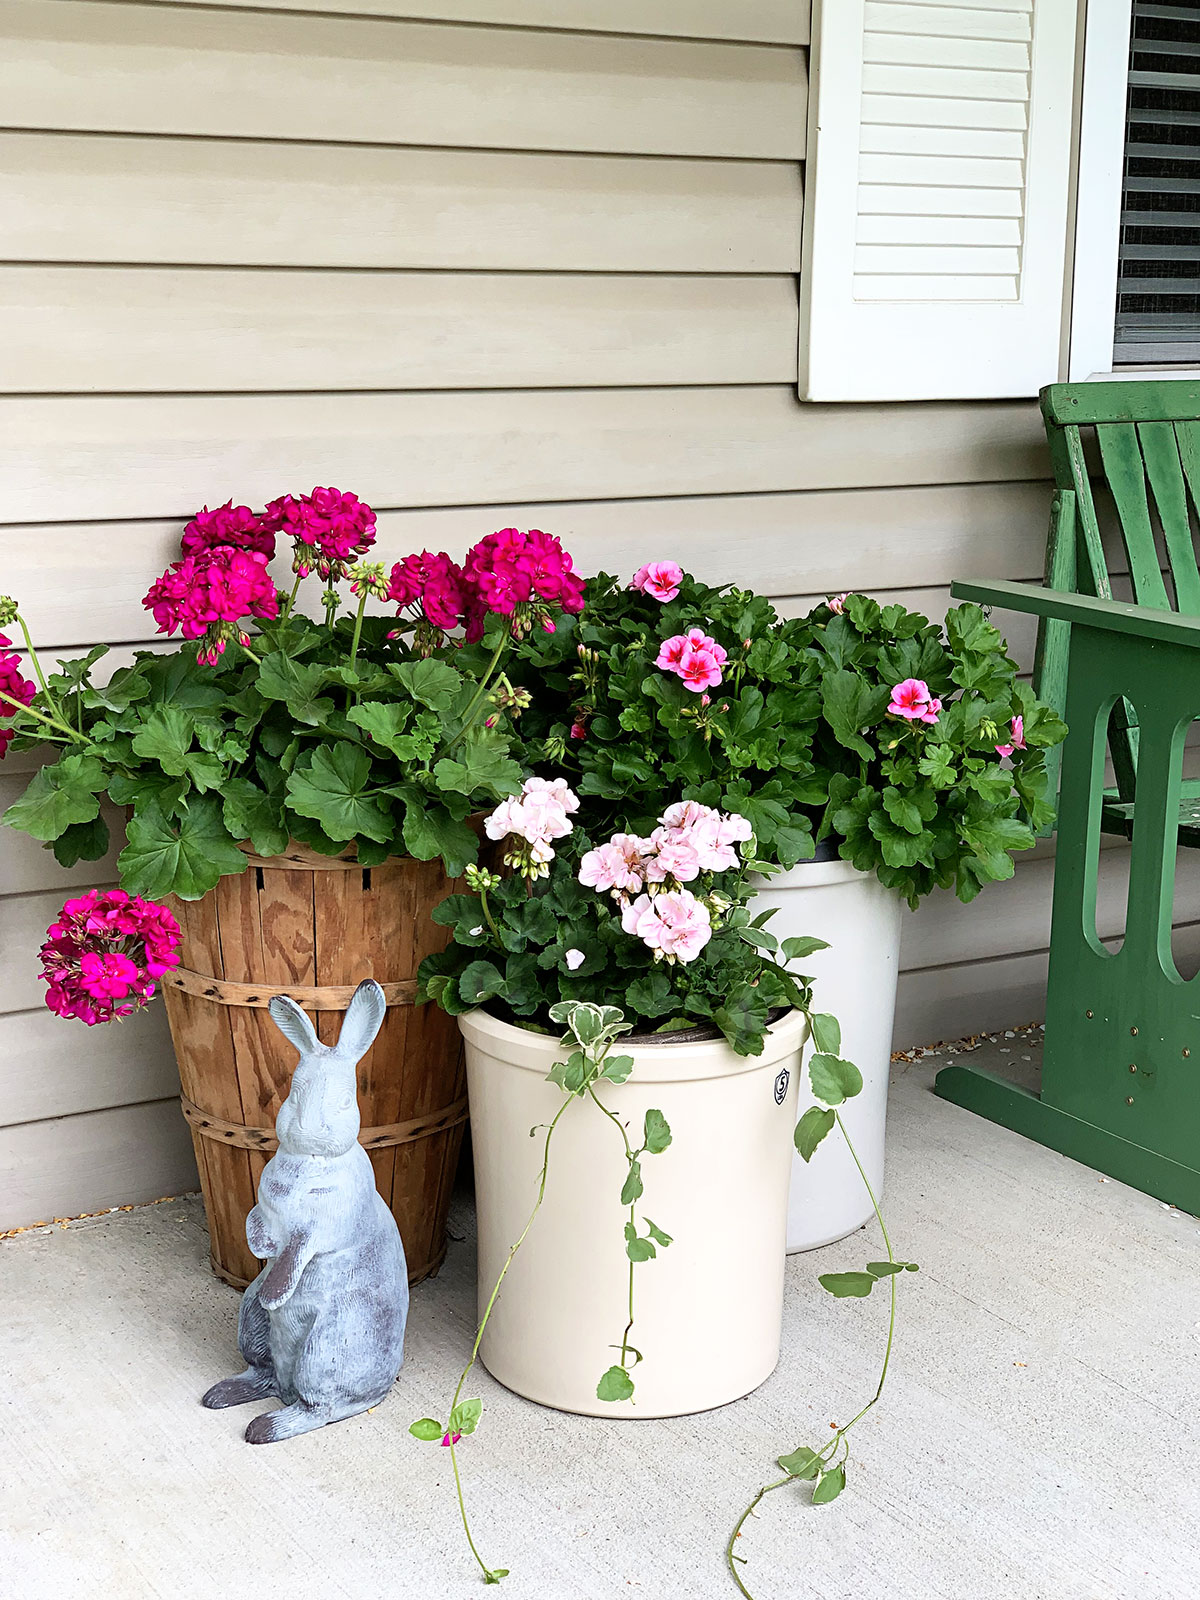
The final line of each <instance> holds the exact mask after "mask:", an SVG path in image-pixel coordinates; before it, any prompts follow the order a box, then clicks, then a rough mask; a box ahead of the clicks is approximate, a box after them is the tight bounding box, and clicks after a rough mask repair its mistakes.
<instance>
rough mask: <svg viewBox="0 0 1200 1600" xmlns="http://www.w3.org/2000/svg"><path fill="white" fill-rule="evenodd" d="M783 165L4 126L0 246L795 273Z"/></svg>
mask: <svg viewBox="0 0 1200 1600" xmlns="http://www.w3.org/2000/svg"><path fill="white" fill-rule="evenodd" d="M801 207H802V193H801V168H800V166H799V165H798V164H797V163H795V162H763V161H703V160H684V159H671V160H665V159H664V160H655V159H652V158H631V157H625V156H566V155H526V154H510V153H508V152H498V151H494V150H479V151H465V150H416V149H412V150H408V149H381V148H378V147H367V146H356V147H350V146H340V145H317V144H299V143H297V144H283V143H277V144H270V143H262V142H259V143H254V142H245V143H243V142H241V141H238V140H228V141H222V140H206V139H164V138H141V137H126V138H118V137H111V136H105V135H93V134H79V135H71V134H40V133H6V134H3V135H0V215H3V217H4V219H5V225H4V230H3V235H2V238H0V259H4V260H8V261H39V262H40V261H67V262H77V261H81V260H87V261H93V262H101V263H103V262H116V261H121V262H126V261H127V262H138V263H146V264H162V265H171V264H183V265H187V264H189V263H200V264H201V265H213V266H269V267H277V266H279V265H280V263H286V264H287V265H289V266H313V267H408V268H420V269H426V268H438V267H441V268H450V269H454V268H457V269H461V270H465V271H484V270H488V269H492V270H495V271H524V272H755V273H757V272H795V271H798V270H799V258H800V216H801Z"/></svg>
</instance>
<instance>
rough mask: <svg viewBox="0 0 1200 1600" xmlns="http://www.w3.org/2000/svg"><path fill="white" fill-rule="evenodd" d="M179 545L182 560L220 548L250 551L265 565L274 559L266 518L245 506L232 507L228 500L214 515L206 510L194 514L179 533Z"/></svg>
mask: <svg viewBox="0 0 1200 1600" xmlns="http://www.w3.org/2000/svg"><path fill="white" fill-rule="evenodd" d="M182 544H183V553H184V555H185V556H194V555H199V554H200V553H201V552H202V551H204V550H214V549H216V547H217V546H218V545H223V544H225V545H231V546H232V547H233V548H234V549H236V550H253V551H255V552H256V554H258V555H260V556H266V558H267V560H268V561H270V560H272V559H273V558H274V555H275V534H274V531H273V529H272V527H271V525H270V524H269V522H268V521H267V520H266V518H265V517H263V516H261V515H260V514H259V513H258V512H255V511H251V509H250V507H249V506H235V505H234V503H233V501H232V500H227V501H226V502H225V504H224V505H223V506H218V507H217V509H216V510H215V511H210V510H209V509H208V507H207V506H205V507H204V509H203V511H198V512H197V513H196V515H195V516H194V517H193V518H192V520H191V521H190V522H189V523H188V525H187V527H186V528H185V529H184V530H183V540H182Z"/></svg>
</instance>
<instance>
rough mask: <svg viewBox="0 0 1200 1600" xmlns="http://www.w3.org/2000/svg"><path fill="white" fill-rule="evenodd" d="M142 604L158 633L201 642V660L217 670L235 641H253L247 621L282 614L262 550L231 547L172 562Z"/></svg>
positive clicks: (218, 548) (210, 549) (203, 550)
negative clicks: (245, 627)
mask: <svg viewBox="0 0 1200 1600" xmlns="http://www.w3.org/2000/svg"><path fill="white" fill-rule="evenodd" d="M142 604H143V605H144V606H145V607H146V609H147V610H148V611H150V612H152V613H153V616H154V620H155V622H157V623H158V631H159V633H174V632H175V631H176V629H178V630H179V632H180V633H181V634H182V635H183V637H184V638H185V639H202V640H203V641H204V642H203V645H202V646H201V649H200V652H199V654H198V655H197V657H196V659H197V660H198V661H200V662H207V663H208V664H209V665H210V666H215V665H216V664H217V661H218V660H219V659H220V657H221V656H222V655H223V654H224V651H225V647H226V645H227V644H228V643H229V642H230V640H232V639H238V640H240V641H241V642H242V643H248V642H249V635H248V634H247V633H246V632H245V631H244V628H243V626H242V623H243V620H244V619H245V618H247V617H251V616H253V617H261V618H264V619H265V620H268V621H269V620H271V619H272V618H274V617H276V616H278V614H279V596H278V594H277V592H276V589H275V585H274V583H272V581H271V577H270V574H269V573H268V571H267V558H266V556H265V555H263V553H262V552H261V551H258V550H248V549H247V550H239V549H236V548H235V547H234V546H232V545H217V546H215V547H213V548H201V549H198V550H197V551H196V553H195V554H194V555H189V556H185V557H184V558H183V560H182V561H173V562H172V563H171V565H170V566H169V567H168V568H167V570H166V571H165V572H164V573H163V575H162V577H161V578H159V579H158V581H157V582H156V583H153V584H151V586H150V589H149V591H148V593H147V594H146V595H145V596H144V597H143V599H142Z"/></svg>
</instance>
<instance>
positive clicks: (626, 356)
mask: <svg viewBox="0 0 1200 1600" xmlns="http://www.w3.org/2000/svg"><path fill="white" fill-rule="evenodd" d="M55 3H57V0H55ZM796 326H797V310H796V287H795V279H794V278H792V277H790V276H783V275H780V276H776V277H737V276H729V277H725V276H713V277H694V276H686V277H678V276H667V275H665V274H664V275H655V276H644V277H626V276H621V275H618V276H615V277H607V276H602V275H600V274H584V275H576V276H571V275H549V276H546V275H542V274H532V273H531V274H525V273H477V272H473V273H461V272H459V273H404V272H400V273H390V272H382V273H381V272H345V271H341V272H329V271H292V272H268V271H237V270H228V269H218V268H214V269H211V270H209V269H205V270H200V269H176V270H169V269H158V268H150V269H137V268H121V267H65V266H64V267H0V351H2V352H3V354H2V355H0V383H2V384H3V386H4V388H5V389H7V390H8V391H10V392H27V393H72V392H74V393H83V392H87V391H89V390H101V391H107V392H109V393H115V392H122V393H138V392H141V393H145V392H153V391H168V392H169V391H176V392H187V391H190V392H193V393H203V392H206V391H220V392H224V393H228V392H230V391H255V390H262V389H264V388H268V389H271V390H273V391H278V390H330V389H459V388H464V389H481V388H500V389H525V388H536V387H542V386H548V387H554V386H578V387H583V386H587V387H589V388H600V387H604V386H606V385H613V384H617V385H644V384H726V383H729V384H741V383H787V382H794V381H795V377H796Z"/></svg>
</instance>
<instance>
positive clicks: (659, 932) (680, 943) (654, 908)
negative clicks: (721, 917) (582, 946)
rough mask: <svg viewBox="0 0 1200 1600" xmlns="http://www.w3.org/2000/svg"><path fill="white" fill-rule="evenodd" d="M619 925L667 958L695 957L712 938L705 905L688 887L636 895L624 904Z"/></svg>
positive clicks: (710, 924) (672, 959)
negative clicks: (628, 902)
mask: <svg viewBox="0 0 1200 1600" xmlns="http://www.w3.org/2000/svg"><path fill="white" fill-rule="evenodd" d="M621 926H622V927H623V928H624V930H625V932H626V933H632V934H636V936H637V937H638V938H639V939H640V940H641V941H642V943H643V944H644V945H647V946H648V947H649V948H650V949H651V950H653V951H655V952H656V954H657V953H661V955H662V956H663V957H665V958H666V959H667V960H668V961H680V962H683V963H684V964H685V965H686V964H687V963H688V962H689V961H694V960H695V959H696V957H697V956H698V955H699V954H700V952H701V950H703V948H704V946H705V945H706V944H707V943H708V941H709V940H710V939H711V938H712V919H711V918H710V916H709V914H708V908H707V907H706V906H705V905H703V904H702V903H701V902H700V901H699V900H697V898H696V896H695V895H694V894H692V892H691V891H690V890H689V889H675V890H671V891H669V892H668V893H666V894H659V895H655V897H654V898H653V899H651V898H650V896H649V895H645V894H643V895H639V896H638V898H637V899H636V900H634V901H633V902H632V903H631V904H630V905H629V906H627V907H626V909H625V911H624V913H623V915H622V917H621Z"/></svg>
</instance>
